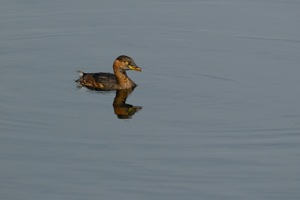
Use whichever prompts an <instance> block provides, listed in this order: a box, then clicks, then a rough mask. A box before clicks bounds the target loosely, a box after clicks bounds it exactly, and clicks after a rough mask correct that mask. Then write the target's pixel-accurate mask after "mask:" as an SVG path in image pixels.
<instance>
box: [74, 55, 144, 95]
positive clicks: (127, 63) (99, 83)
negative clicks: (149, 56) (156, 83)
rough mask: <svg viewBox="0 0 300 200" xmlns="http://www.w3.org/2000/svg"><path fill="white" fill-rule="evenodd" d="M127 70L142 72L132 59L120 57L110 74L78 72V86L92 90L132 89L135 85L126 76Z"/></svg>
mask: <svg viewBox="0 0 300 200" xmlns="http://www.w3.org/2000/svg"><path fill="white" fill-rule="evenodd" d="M127 70H135V71H142V69H141V68H140V67H138V66H137V65H136V64H135V62H134V61H133V59H132V58H131V57H129V56H125V55H121V56H119V57H117V58H116V59H115V61H114V63H113V71H114V74H112V73H105V72H98V73H85V72H82V71H78V72H79V75H80V77H79V79H78V80H76V82H77V83H78V84H80V85H81V86H84V87H86V88H88V89H92V90H121V89H134V88H135V87H136V86H137V85H136V84H135V83H134V82H133V81H132V80H131V79H130V78H129V77H128V76H127V74H126V71H127Z"/></svg>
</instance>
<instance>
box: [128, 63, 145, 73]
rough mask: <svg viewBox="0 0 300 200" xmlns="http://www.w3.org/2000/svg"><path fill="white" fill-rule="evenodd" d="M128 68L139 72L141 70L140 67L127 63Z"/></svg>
mask: <svg viewBox="0 0 300 200" xmlns="http://www.w3.org/2000/svg"><path fill="white" fill-rule="evenodd" d="M128 68H129V69H130V70H135V71H139V72H141V71H142V69H141V68H139V67H138V66H133V65H128Z"/></svg>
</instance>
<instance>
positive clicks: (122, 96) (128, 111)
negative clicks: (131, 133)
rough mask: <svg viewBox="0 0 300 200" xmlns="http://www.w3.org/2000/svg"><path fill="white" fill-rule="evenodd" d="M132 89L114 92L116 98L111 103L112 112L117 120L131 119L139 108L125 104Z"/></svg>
mask: <svg viewBox="0 0 300 200" xmlns="http://www.w3.org/2000/svg"><path fill="white" fill-rule="evenodd" d="M132 91H133V90H132V89H128V90H116V97H115V99H114V102H113V107H114V112H115V114H116V115H117V117H118V118H119V119H131V118H132V116H133V115H134V114H135V113H136V112H137V111H139V110H141V109H142V107H141V106H133V105H130V104H127V103H126V99H127V97H128V96H129V95H130V94H131V93H132Z"/></svg>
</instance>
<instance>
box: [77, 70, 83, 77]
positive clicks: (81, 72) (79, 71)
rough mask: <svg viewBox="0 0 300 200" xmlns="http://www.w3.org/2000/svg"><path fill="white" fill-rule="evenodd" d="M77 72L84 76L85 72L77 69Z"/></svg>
mask: <svg viewBox="0 0 300 200" xmlns="http://www.w3.org/2000/svg"><path fill="white" fill-rule="evenodd" d="M77 72H78V73H79V76H80V77H82V76H83V75H84V74H85V73H84V72H83V71H81V70H77Z"/></svg>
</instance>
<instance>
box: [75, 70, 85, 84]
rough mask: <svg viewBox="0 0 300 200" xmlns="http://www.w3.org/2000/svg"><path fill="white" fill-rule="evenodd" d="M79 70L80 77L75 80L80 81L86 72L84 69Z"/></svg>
mask: <svg viewBox="0 0 300 200" xmlns="http://www.w3.org/2000/svg"><path fill="white" fill-rule="evenodd" d="M77 72H78V73H79V79H77V80H75V82H77V83H79V81H80V79H81V77H83V75H84V74H85V73H84V72H83V71H80V70H77Z"/></svg>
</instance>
